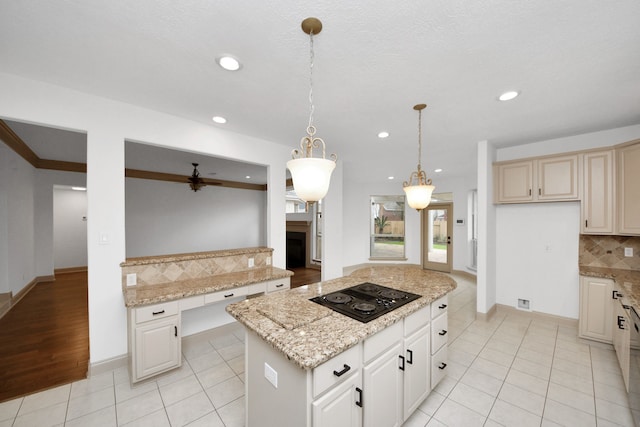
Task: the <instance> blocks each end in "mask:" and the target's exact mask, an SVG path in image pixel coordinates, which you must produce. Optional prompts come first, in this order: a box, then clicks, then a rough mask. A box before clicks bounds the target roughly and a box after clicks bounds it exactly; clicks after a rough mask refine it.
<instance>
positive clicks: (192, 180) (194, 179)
mask: <svg viewBox="0 0 640 427" xmlns="http://www.w3.org/2000/svg"><path fill="white" fill-rule="evenodd" d="M191 164H192V165H193V173H192V174H191V176H190V177H189V178H188V180H189V187H191V189H192V190H193V191H194V192H195V191H198V190H200V189H201V188H202V187H204V186H205V185H207V184H205V182H204V179H202V178H200V172H199V171H198V163H191Z"/></svg>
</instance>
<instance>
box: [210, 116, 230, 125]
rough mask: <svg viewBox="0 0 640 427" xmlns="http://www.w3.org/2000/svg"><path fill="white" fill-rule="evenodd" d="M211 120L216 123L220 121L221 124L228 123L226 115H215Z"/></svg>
mask: <svg viewBox="0 0 640 427" xmlns="http://www.w3.org/2000/svg"><path fill="white" fill-rule="evenodd" d="M211 120H213V121H214V122H216V123H220V124H225V123H227V119H225V118H224V117H220V116H213V118H212V119H211Z"/></svg>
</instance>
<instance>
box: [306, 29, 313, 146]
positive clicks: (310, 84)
mask: <svg viewBox="0 0 640 427" xmlns="http://www.w3.org/2000/svg"><path fill="white" fill-rule="evenodd" d="M309 46H310V52H309V126H308V130H307V132H308V133H309V134H311V135H313V134H314V133H315V128H314V127H313V112H314V109H315V108H314V106H313V59H314V57H313V31H310V32H309Z"/></svg>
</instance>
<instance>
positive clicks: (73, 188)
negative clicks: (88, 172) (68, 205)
mask: <svg viewBox="0 0 640 427" xmlns="http://www.w3.org/2000/svg"><path fill="white" fill-rule="evenodd" d="M71 189H72V190H74V191H87V188H86V187H71Z"/></svg>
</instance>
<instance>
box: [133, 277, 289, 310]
mask: <svg viewBox="0 0 640 427" xmlns="http://www.w3.org/2000/svg"><path fill="white" fill-rule="evenodd" d="M289 276H293V273H292V272H291V271H288V270H282V269H280V268H277V267H266V268H255V269H252V270H246V271H238V272H233V273H224V274H216V275H213V276H209V277H204V278H200V279H190V280H180V281H174V282H168V283H161V284H157V285H145V286H125V287H123V289H122V293H123V294H124V303H125V305H126V306H127V307H136V306H139V305H147V304H155V303H159V302H165V301H172V300H177V299H181V298H186V297H190V296H194V295H202V294H208V293H211V292H218V291H224V290H227V289H232V288H237V287H240V286H245V285H251V284H253V283H259V282H266V281H269V280H276V279H282V278H285V277H289Z"/></svg>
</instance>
